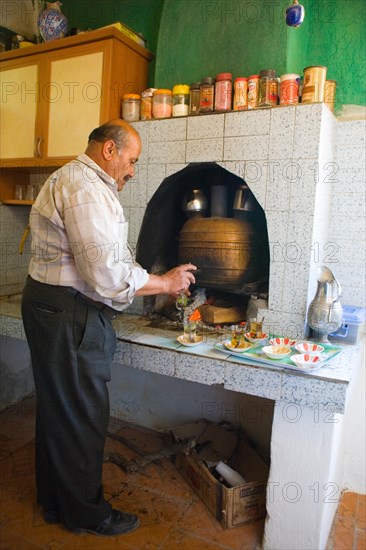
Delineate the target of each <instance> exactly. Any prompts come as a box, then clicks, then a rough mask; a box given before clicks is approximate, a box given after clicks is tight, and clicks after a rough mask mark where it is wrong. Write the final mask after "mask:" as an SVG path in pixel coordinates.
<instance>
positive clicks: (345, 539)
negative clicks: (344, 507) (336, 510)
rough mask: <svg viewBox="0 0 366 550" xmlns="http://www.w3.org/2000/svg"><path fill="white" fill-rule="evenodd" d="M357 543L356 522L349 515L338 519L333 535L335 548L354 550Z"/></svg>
mask: <svg viewBox="0 0 366 550" xmlns="http://www.w3.org/2000/svg"><path fill="white" fill-rule="evenodd" d="M354 543H355V524H354V520H353V519H352V518H349V517H343V518H342V517H340V518H338V519H337V522H336V524H335V528H334V535H333V548H334V550H353V548H354Z"/></svg>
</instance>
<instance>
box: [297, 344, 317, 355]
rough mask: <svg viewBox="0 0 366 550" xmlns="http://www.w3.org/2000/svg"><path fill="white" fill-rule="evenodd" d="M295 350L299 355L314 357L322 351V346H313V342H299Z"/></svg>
mask: <svg viewBox="0 0 366 550" xmlns="http://www.w3.org/2000/svg"><path fill="white" fill-rule="evenodd" d="M295 348H296V349H297V351H299V352H300V353H312V354H315V355H319V354H320V353H322V351H324V348H323V346H319V344H314V343H313V342H301V343H299V344H297V345H296V346H295Z"/></svg>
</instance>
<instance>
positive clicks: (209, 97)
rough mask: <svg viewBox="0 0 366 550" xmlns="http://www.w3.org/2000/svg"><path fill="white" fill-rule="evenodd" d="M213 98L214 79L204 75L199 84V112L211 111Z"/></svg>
mask: <svg viewBox="0 0 366 550" xmlns="http://www.w3.org/2000/svg"><path fill="white" fill-rule="evenodd" d="M214 99H215V79H214V78H212V77H211V76H206V78H203V79H202V80H201V85H200V113H212V112H213V110H214Z"/></svg>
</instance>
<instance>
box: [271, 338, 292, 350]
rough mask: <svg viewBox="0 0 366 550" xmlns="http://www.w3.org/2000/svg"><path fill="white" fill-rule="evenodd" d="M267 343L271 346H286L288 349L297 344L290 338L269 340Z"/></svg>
mask: <svg viewBox="0 0 366 550" xmlns="http://www.w3.org/2000/svg"><path fill="white" fill-rule="evenodd" d="M269 343H270V344H271V346H287V347H288V348H292V347H293V346H295V345H296V344H297V341H296V340H293V339H292V338H271V339H270V341H269Z"/></svg>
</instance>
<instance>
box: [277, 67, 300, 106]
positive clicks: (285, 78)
mask: <svg viewBox="0 0 366 550" xmlns="http://www.w3.org/2000/svg"><path fill="white" fill-rule="evenodd" d="M299 83H300V75H299V74H295V73H289V74H283V75H281V78H280V105H292V104H294V103H299Z"/></svg>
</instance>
